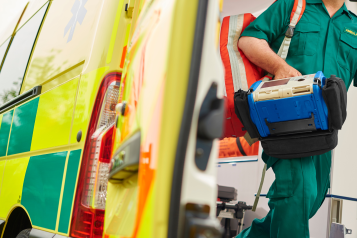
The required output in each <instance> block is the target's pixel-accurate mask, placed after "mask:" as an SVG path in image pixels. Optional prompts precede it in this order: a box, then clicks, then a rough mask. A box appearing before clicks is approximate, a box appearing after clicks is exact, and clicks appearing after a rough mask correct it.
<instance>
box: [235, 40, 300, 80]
mask: <svg viewBox="0 0 357 238" xmlns="http://www.w3.org/2000/svg"><path fill="white" fill-rule="evenodd" d="M238 47H239V48H240V49H241V50H242V51H243V53H244V54H245V56H247V58H248V59H249V60H250V61H251V62H252V63H254V64H255V65H257V66H259V67H260V68H262V69H264V70H265V71H267V72H269V73H271V74H273V75H275V78H277V79H279V78H285V77H293V76H299V75H301V74H300V72H299V71H297V70H296V69H294V68H292V67H291V66H289V65H288V64H287V63H286V62H285V60H283V59H282V58H280V57H279V56H278V55H277V54H276V53H275V52H274V51H273V50H272V49H271V48H270V46H269V44H268V43H267V42H266V41H265V40H262V39H258V38H255V37H248V36H243V37H242V38H240V40H239V41H238Z"/></svg>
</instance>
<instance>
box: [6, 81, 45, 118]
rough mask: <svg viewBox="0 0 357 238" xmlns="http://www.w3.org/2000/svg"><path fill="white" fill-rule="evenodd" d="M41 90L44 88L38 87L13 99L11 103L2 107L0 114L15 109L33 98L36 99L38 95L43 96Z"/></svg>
mask: <svg viewBox="0 0 357 238" xmlns="http://www.w3.org/2000/svg"><path fill="white" fill-rule="evenodd" d="M41 89H42V86H36V87H34V88H33V89H31V90H29V91H27V92H25V93H23V94H21V95H19V96H17V97H16V98H14V99H12V100H11V101H9V102H7V103H5V104H3V105H2V106H1V107H0V114H1V113H3V112H5V111H7V110H9V109H10V108H13V107H15V106H16V105H19V104H21V103H23V102H25V101H27V100H29V99H31V98H33V97H36V96H37V95H40V94H41Z"/></svg>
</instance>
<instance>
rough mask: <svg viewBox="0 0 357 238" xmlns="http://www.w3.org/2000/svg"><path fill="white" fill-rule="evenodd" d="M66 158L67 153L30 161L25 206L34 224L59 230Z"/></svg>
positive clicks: (24, 198) (22, 201) (26, 176)
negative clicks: (58, 223)
mask: <svg viewBox="0 0 357 238" xmlns="http://www.w3.org/2000/svg"><path fill="white" fill-rule="evenodd" d="M66 157H67V151H63V152H58V153H53V154H45V155H38V156H33V157H31V158H30V161H29V164H28V166H27V170H26V175H25V180H24V186H23V188H22V198H21V204H22V205H23V206H24V207H25V208H26V210H27V211H28V213H29V215H30V217H31V222H32V225H35V226H39V227H43V228H46V229H50V230H55V228H56V220H57V212H58V204H59V200H60V195H61V187H62V178H63V172H64V165H65V162H66Z"/></svg>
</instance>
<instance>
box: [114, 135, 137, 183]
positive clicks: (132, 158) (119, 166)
mask: <svg viewBox="0 0 357 238" xmlns="http://www.w3.org/2000/svg"><path fill="white" fill-rule="evenodd" d="M140 141H141V133H140V131H138V132H136V133H134V134H133V135H132V136H130V137H129V138H128V139H126V140H125V141H124V142H123V143H122V144H121V145H120V146H119V148H118V149H117V150H116V151H115V153H114V155H113V157H112V160H111V171H110V173H109V181H111V182H121V181H123V180H125V179H126V178H128V177H130V176H131V175H133V174H135V173H137V172H138V170H139V160H140Z"/></svg>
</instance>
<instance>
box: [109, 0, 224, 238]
mask: <svg viewBox="0 0 357 238" xmlns="http://www.w3.org/2000/svg"><path fill="white" fill-rule="evenodd" d="M218 13H219V2H218V1H211V2H209V3H207V2H206V1H186V0H180V1H175V0H156V1H147V2H145V4H144V6H143V9H142V10H141V13H140V17H139V19H138V21H137V23H136V27H135V31H134V33H133V36H132V38H131V42H130V44H129V47H128V55H127V57H126V60H125V66H124V71H123V75H122V84H121V93H122V97H120V99H119V104H118V105H117V115H118V124H117V128H116V135H115V139H114V140H115V146H114V149H113V152H114V154H115V155H118V156H115V155H114V157H113V161H112V163H113V164H114V167H113V168H112V171H114V172H113V173H114V174H113V175H112V177H110V179H109V183H108V194H107V203H106V214H105V225H104V234H105V236H108V237H110V238H114V237H115V238H117V237H145V238H149V237H155V238H156V237H170V238H171V237H188V236H187V235H185V233H186V232H187V231H188V230H190V229H191V228H192V227H194V226H195V225H196V224H194V225H192V227H187V223H186V222H188V221H187V217H186V218H185V216H186V215H187V213H188V212H190V211H189V209H188V208H187V206H188V207H190V206H191V205H192V206H193V207H194V206H195V204H196V205H197V206H198V207H203V208H204V211H203V213H204V216H205V217H207V219H203V221H202V222H203V223H202V224H209V225H207V228H206V229H207V230H209V231H207V232H213V233H212V234H215V233H214V232H219V231H218V230H219V224H218V228H217V226H214V225H212V224H216V223H215V222H216V220H215V198H216V188H217V185H216V182H215V163H216V161H215V158H217V155H218V143H217V140H213V139H212V140H208V141H209V142H208V143H209V146H208V149H207V150H205V153H208V155H210V156H209V158H208V159H207V163H206V164H207V169H203V170H200V169H199V168H198V165H196V164H195V163H196V162H195V151H196V150H197V149H199V144H198V142H197V140H198V139H197V127H198V121H199V115H200V114H201V107H202V105H203V102H204V101H205V99H206V98H207V97H208V96H207V95H209V96H211V97H214V98H216V99H217V100H218V101H219V99H222V97H223V91H224V90H223V69H222V66H221V61H220V57H219V55H218V48H217V46H218V35H219V29H218V31H217V25H218V26H219V17H218ZM212 90H213V93H211V91H212ZM209 103H210V102H209ZM208 111H209V110H208ZM222 119H223V114H222ZM218 126H222V125H218ZM138 133H140V157H139V158H133V157H132V156H133V155H132V154H130V152H129V153H127V152H128V151H129V149H127V148H130V147H135V146H138V145H137V143H138V142H137V141H136V140H134V139H133V138H134V137H137V136H138ZM197 146H198V147H197ZM195 147H196V148H195ZM135 148H136V147H135ZM123 151H124V152H125V153H122V152H123ZM130 159H131V160H132V161H134V160H136V159H137V161H139V162H138V165H137V167H136V168H134V167H130V170H129V168H128V167H125V163H126V162H127V161H128V160H130ZM121 166H122V167H121ZM118 168H122V170H119V171H118ZM202 191H204V192H202ZM206 222H207V223H206ZM210 222H211V223H210ZM216 225H217V224H216ZM192 229H193V228H192ZM210 229H212V230H210ZM217 229H218V230H217ZM215 235H216V234H215Z"/></svg>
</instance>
